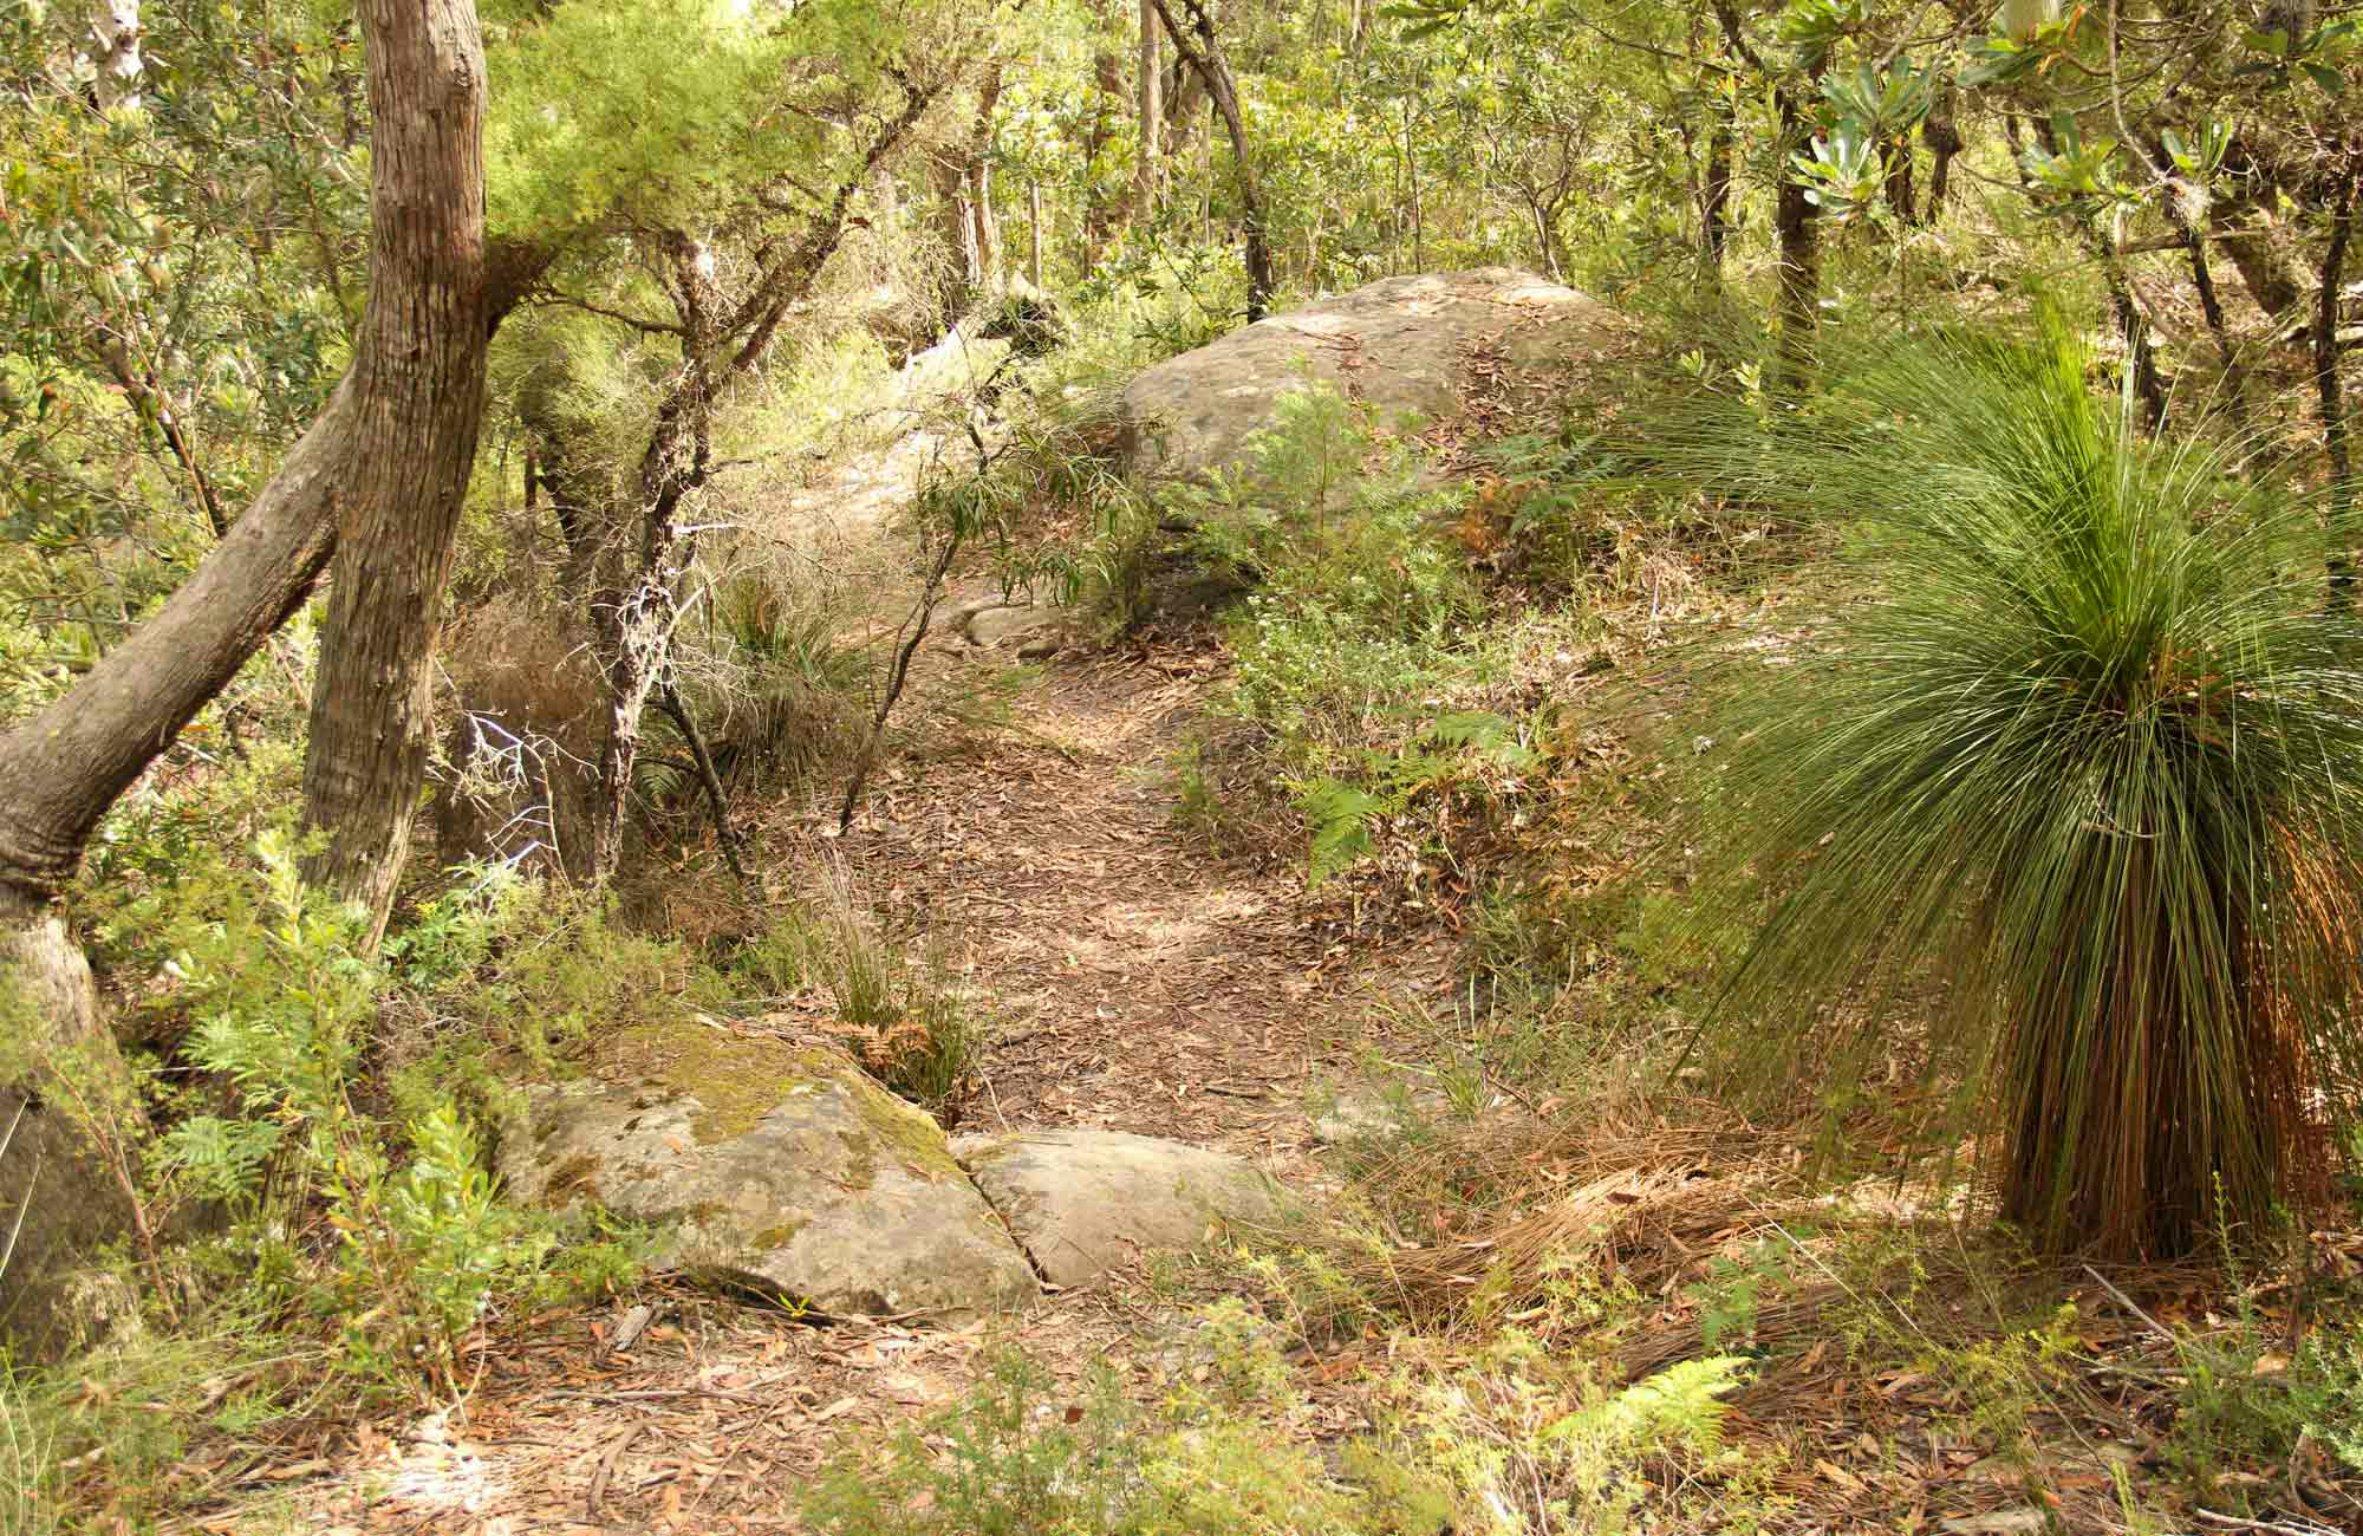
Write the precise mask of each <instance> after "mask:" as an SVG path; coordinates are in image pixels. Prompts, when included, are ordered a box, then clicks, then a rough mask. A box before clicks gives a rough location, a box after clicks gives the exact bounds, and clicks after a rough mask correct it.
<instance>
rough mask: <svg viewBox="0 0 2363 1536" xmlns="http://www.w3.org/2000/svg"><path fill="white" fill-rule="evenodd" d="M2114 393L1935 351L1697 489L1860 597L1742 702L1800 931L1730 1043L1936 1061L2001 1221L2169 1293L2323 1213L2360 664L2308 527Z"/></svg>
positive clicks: (1736, 1018)
mask: <svg viewBox="0 0 2363 1536" xmlns="http://www.w3.org/2000/svg"><path fill="white" fill-rule="evenodd" d="M2090 372H2091V368H2090V366H2089V361H2088V359H2087V358H2086V357H2085V356H2084V355H2083V353H2082V352H2081V351H2080V349H2079V348H2078V347H2077V346H2076V345H2075V344H2074V343H2072V342H2071V341H2069V340H2066V339H2064V338H2063V337H2061V336H2060V335H2058V334H2056V333H2052V334H2047V335H2046V336H2045V337H2044V338H2043V339H2042V340H2040V341H2039V342H2036V343H2031V344H2021V343H2015V342H2014V343H1998V342H1993V341H1990V340H1989V341H1979V340H1971V339H1955V340H1946V341H1939V342H1935V343H1929V344H1920V345H1915V346H1914V347H1912V348H1910V349H1908V350H1901V351H1890V352H1888V353H1886V354H1885V355H1883V356H1882V357H1881V358H1879V359H1878V360H1876V361H1874V362H1872V363H1870V364H1869V365H1868V366H1866V367H1863V368H1860V369H1857V370H1853V371H1852V372H1851V373H1850V374H1849V376H1848V377H1846V378H1845V379H1844V380H1843V382H1840V383H1837V384H1835V385H1834V386H1833V388H1832V391H1831V394H1830V396H1829V397H1828V398H1826V399H1824V400H1822V401H1818V402H1816V403H1815V404H1814V405H1813V406H1811V407H1810V408H1809V409H1807V410H1805V411H1803V412H1800V413H1798V414H1796V415H1795V416H1793V417H1784V418H1782V419H1781V420H1780V421H1779V422H1777V423H1776V424H1774V425H1773V426H1772V427H1770V428H1769V429H1766V428H1764V427H1763V426H1761V425H1759V424H1750V425H1748V426H1746V427H1744V428H1743V427H1733V428H1730V429H1723V428H1707V429H1703V430H1701V431H1699V432H1697V433H1694V434H1692V435H1691V436H1690V437H1689V438H1688V439H1687V440H1686V446H1685V447H1683V448H1682V449H1679V450H1677V452H1676V457H1677V459H1680V458H1682V457H1685V456H1687V457H1689V458H1691V459H1692V461H1693V462H1692V464H1691V466H1690V467H1691V468H1693V469H1695V470H1699V471H1702V472H1704V473H1705V474H1706V476H1707V478H1709V479H1710V480H1711V481H1716V482H1719V483H1720V485H1721V487H1722V488H1723V489H1725V490H1727V491H1730V492H1733V493H1736V494H1741V495H1745V496H1749V497H1753V498H1759V499H1761V500H1763V501H1766V502H1768V503H1771V504H1773V505H1775V506H1778V507H1782V508H1785V509H1787V510H1790V511H1793V512H1796V513H1800V514H1805V515H1809V516H1813V517H1816V518H1822V519H1829V520H1832V521H1834V523H1835V524H1836V526H1837V527H1839V528H1841V529H1842V530H1843V534H1842V537H1843V538H1844V539H1845V540H1846V541H1847V543H1848V546H1849V548H1850V550H1851V551H1852V552H1853V556H1854V558H1855V560H1856V561H1857V562H1858V565H1859V571H1860V574H1861V575H1862V576H1863V577H1864V578H1865V580H1866V581H1867V586H1868V591H1867V592H1865V591H1864V590H1862V588H1861V587H1859V586H1856V585H1855V584H1853V583H1852V582H1850V583H1849V588H1850V590H1849V591H1848V592H1847V595H1846V601H1844V602H1843V603H1841V604H1833V605H1832V609H1831V612H1830V613H1829V614H1828V615H1827V616H1826V622H1817V623H1816V624H1815V625H1814V626H1813V627H1811V628H1810V629H1809V630H1808V631H1807V635H1808V638H1807V639H1805V640H1803V641H1800V642H1798V643H1797V644H1796V645H1794V646H1793V647H1790V648H1788V649H1787V653H1786V654H1785V655H1783V656H1781V657H1780V658H1779V660H1780V661H1781V662H1782V663H1784V664H1780V665H1773V666H1767V667H1762V668H1761V670H1762V675H1761V676H1760V677H1752V678H1751V679H1750V681H1749V683H1748V685H1747V686H1746V687H1744V688H1741V689H1739V690H1736V696H1738V697H1740V698H1742V699H1744V700H1745V701H1746V702H1744V703H1743V704H1740V705H1736V706H1734V707H1735V709H1737V711H1738V713H1739V718H1738V719H1736V720H1734V721H1733V722H1732V724H1733V726H1734V729H1733V730H1731V731H1730V732H1728V733H1727V739H1728V740H1730V741H1732V742H1733V743H1734V746H1733V747H1732V748H1731V751H1730V761H1729V762H1728V764H1727V765H1726V766H1725V770H1724V782H1725V786H1726V787H1725V792H1724V794H1723V795H1721V796H1720V797H1719V798H1721V799H1722V801H1723V805H1724V809H1725V810H1726V811H1728V812H1730V813H1731V820H1730V822H1729V825H1731V826H1733V827H1735V828H1739V829H1743V830H1741V831H1740V832H1738V833H1736V834H1735V836H1734V839H1733V842H1732V846H1733V847H1734V849H1735V851H1737V852H1738V854H1739V856H1740V858H1741V861H1742V863H1743V865H1744V867H1745V868H1746V869H1747V871H1748V873H1749V876H1750V882H1751V883H1752V884H1751V885H1750V886H1748V887H1744V888H1762V887H1763V886H1769V888H1770V890H1771V892H1772V893H1773V894H1772V895H1771V897H1770V898H1769V900H1770V906H1769V910H1768V912H1766V913H1764V914H1763V915H1762V918H1761V921H1760V923H1759V924H1758V925H1757V926H1756V927H1755V928H1754V932H1753V939H1752V942H1751V943H1750V944H1749V945H1748V946H1747V947H1746V948H1745V950H1744V953H1743V954H1742V955H1741V957H1740V958H1739V959H1738V960H1737V962H1736V965H1735V967H1734V969H1733V970H1732V971H1731V972H1730V974H1729V976H1728V978H1727V982H1726V986H1725V990H1724V992H1723V994H1722V997H1721V1001H1720V1004H1719V1008H1718V1015H1717V1017H1718V1018H1719V1020H1720V1021H1721V1022H1720V1025H1719V1026H1718V1027H1719V1028H1720V1029H1723V1030H1727V1031H1731V1032H1732V1033H1733V1037H1734V1038H1737V1037H1738V1035H1739V1034H1741V1033H1744V1034H1745V1035H1746V1036H1747V1038H1748V1040H1749V1046H1748V1049H1747V1054H1748V1055H1750V1056H1752V1057H1754V1058H1755V1059H1756V1060H1758V1061H1759V1062H1764V1061H1768V1060H1770V1059H1771V1057H1770V1051H1771V1049H1773V1048H1774V1047H1772V1045H1771V1042H1775V1041H1777V1042H1779V1045H1778V1047H1777V1049H1779V1050H1781V1051H1782V1052H1784V1053H1786V1054H1785V1055H1784V1056H1783V1057H1782V1059H1784V1060H1788V1061H1795V1060H1800V1059H1813V1058H1816V1057H1821V1058H1824V1059H1841V1058H1842V1057H1843V1055H1844V1053H1843V1052H1842V1051H1841V1050H1840V1048H1839V1043H1838V1042H1839V1041H1840V1039H1841V1038H1851V1039H1852V1040H1854V1041H1856V1042H1862V1041H1867V1040H1871V1039H1877V1040H1879V1041H1881V1042H1884V1043H1886V1044H1887V1045H1889V1046H1890V1047H1891V1046H1892V1043H1893V1042H1894V1041H1895V1040H1896V1038H1897V1031H1898V1028H1899V1027H1902V1026H1906V1025H1908V1027H1909V1031H1910V1032H1911V1033H1912V1036H1913V1038H1914V1039H1915V1040H1916V1041H1917V1042H1919V1043H1920V1044H1923V1045H1924V1046H1925V1049H1926V1055H1927V1060H1928V1062H1929V1066H1930V1070H1931V1071H1932V1072H1933V1073H1935V1074H1937V1075H1938V1076H1940V1077H1942V1078H1944V1079H1945V1080H1947V1081H1951V1082H1954V1083H1957V1084H1959V1085H1960V1092H1961V1099H1960V1103H1961V1105H1962V1106H1963V1107H1964V1108H1965V1109H1967V1110H1968V1111H1970V1112H1971V1113H1972V1114H1973V1115H1974V1116H1975V1118H1976V1120H1977V1122H1978V1129H1979V1132H1980V1134H1979V1137H1978V1141H1977V1147H1978V1154H1979V1161H1980V1164H1981V1166H1982V1168H1983V1169H1984V1171H1985V1173H1986V1174H1987V1175H1988V1176H1989V1177H1990V1179H1991V1182H1992V1184H1993V1187H1994V1190H1995V1193H1996V1195H1997V1197H1998V1201H1999V1205H2000V1208H2001V1211H2002V1214H2003V1215H2004V1216H2005V1217H2006V1218H2007V1219H2009V1220H2010V1221H2012V1222H2014V1223H2016V1224H2018V1225H2019V1226H2020V1227H2022V1228H2023V1229H2024V1230H2025V1231H2026V1232H2027V1233H2028V1235H2029V1236H2030V1237H2031V1238H2032V1239H2033V1240H2034V1241H2036V1242H2037V1243H2038V1244H2039V1245H2040V1246H2042V1247H2045V1248H2047V1249H2050V1250H2053V1251H2067V1252H2084V1253H2090V1254H2094V1255H2105V1256H2109V1257H2116V1258H2134V1257H2166V1256H2171V1255H2175V1254H2181V1253H2186V1252H2189V1251H2191V1250H2192V1249H2194V1248H2195V1247H2198V1246H2200V1245H2201V1244H2203V1243H2204V1242H2206V1241H2208V1240H2209V1239H2210V1237H2211V1236H2212V1235H2213V1234H2215V1233H2218V1232H2234V1233H2237V1232H2241V1231H2250V1232H2253V1231H2255V1230H2257V1229H2259V1228H2261V1227H2262V1226H2263V1225H2265V1224H2266V1223H2268V1222H2269V1221H2270V1220H2271V1219H2272V1218H2273V1216H2274V1214H2275V1212H2276V1211H2277V1210H2278V1209H2281V1208H2286V1207H2290V1206H2298V1205H2302V1204H2304V1203H2305V1201H2306V1200H2307V1199H2308V1197H2309V1196H2311V1195H2312V1194H2314V1193H2315V1192H2317V1191H2318V1190H2319V1189H2320V1188H2321V1186H2322V1181H2323V1178H2324V1176H2325V1174H2326V1172H2327V1170H2328V1162H2329V1159H2330V1157H2331V1156H2332V1155H2333V1147H2334V1141H2333V1137H2332V1132H2333V1130H2334V1128H2335V1125H2336V1123H2337V1122H2338V1121H2339V1120H2340V1119H2341V1118H2342V1117H2343V1116H2344V1115H2345V1114H2346V1113H2347V1111H2348V1110H2349V1108H2350V1107H2351V1106H2350V1103H2349V1098H2350V1095H2351V1093H2352V1091H2353V1089H2354V1087H2355V1085H2356V1077H2355V1071H2356V1065H2357V1050H2358V1046H2359V1044H2363V1041H2359V1040H2358V1037H2357V1033H2356V1030H2355V1027H2354V1023H2353V1013H2352V1008H2353V1006H2354V1003H2355V1001H2356V999H2355V997H2354V990H2355V988H2354V983H2355V967H2356V946H2357V942H2358V939H2359V938H2363V866H2359V865H2358V859H2357V854H2358V846H2359V838H2358V834H2359V833H2363V626H2358V624H2357V623H2356V621H2355V620H2354V619H2353V618H2352V617H2350V615H2349V614H2348V612H2347V611H2346V609H2345V607H2344V605H2338V604H2333V603H2330V602H2329V601H2327V598H2328V594H2327V592H2326V590H2325V583H2324V577H2323V571H2324V560H2323V555H2324V532H2323V523H2322V520H2321V518H2320V515H2319V509H2318V507H2317V506H2316V505H2315V504H2314V503H2313V502H2312V501H2311V500H2310V499H2308V498H2306V497H2304V496H2301V495H2296V494H2292V493H2290V492H2289V491H2288V490H2287V489H2286V488H2285V486H2283V485H2281V484H2278V483H2275V482H2274V481H2273V480H2272V479H2271V477H2259V476H2255V475H2247V476H2243V475H2241V474H2236V473H2235V472H2234V466H2233V463H2232V461H2231V459H2230V458H2229V457H2228V456H2227V453H2226V451H2225V450H2224V449H2223V448H2221V447H2220V446H2219V447H2209V446H2206V445H2203V444H2201V443H2198V442H2165V443H2150V442H2145V441H2142V440H2140V439H2139V437H2138V436H2137V434H2136V433H2135V432H2133V431H2132V430H2131V429H2130V427H2129V425H2128V424H2127V415H2128V413H2127V412H2126V411H2125V410H2124V409H2122V408H2121V406H2120V405H2119V404H2113V403H2112V402H2111V401H2110V400H2109V399H2108V398H2107V397H2106V395H2105V394H2097V393H2095V391H2094V390H2093V388H2092V387H2091V385H2090V383H2089V382H2088V375H2089V374H2090ZM1760 655H1761V653H1759V657H1760ZM1741 665H1742V666H1744V667H1754V666H1759V665H1760V660H1759V661H1751V662H1747V663H1742V664H1741ZM1770 1024H1785V1025H1787V1026H1789V1027H1788V1028H1768V1027H1766V1026H1767V1025H1770ZM1799 1031H1802V1032H1804V1033H1806V1034H1807V1035H1808V1036H1809V1037H1810V1038H1811V1039H1813V1040H1814V1041H1815V1042H1816V1043H1817V1044H1818V1046H1819V1047H1820V1048H1819V1049H1818V1050H1809V1051H1802V1052H1800V1051H1797V1050H1796V1049H1795V1047H1796V1045H1797V1041H1798V1032H1799Z"/></svg>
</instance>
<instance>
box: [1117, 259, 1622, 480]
mask: <svg viewBox="0 0 2363 1536" xmlns="http://www.w3.org/2000/svg"><path fill="white" fill-rule="evenodd" d="M1614 334H1615V325H1614V317H1613V312H1612V311H1610V310H1609V309H1608V308H1607V307H1606V306H1604V305H1602V304H1601V303H1599V302H1598V301H1597V300H1595V299H1592V298H1589V297H1587V296H1586V295H1584V294H1581V293H1578V292H1577V291H1576V290H1574V289H1572V288H1567V287H1563V286H1561V285H1560V284H1558V283H1554V282H1551V281H1549V280H1548V279H1545V278H1542V277H1538V276H1536V275H1535V274H1533V273H1531V272H1523V271H1519V270H1517V269H1516V268H1512V267H1484V268H1479V269H1476V270H1473V271H1467V272H1435V273H1428V274H1424V275H1421V276H1414V277H1390V278H1385V279H1382V280H1380V281H1378V282H1375V283H1370V284H1368V285H1366V286H1364V287H1361V288H1357V289H1355V290H1354V291H1353V292H1351V293H1346V294H1341V295H1339V296H1338V297H1336V298H1332V299H1323V300H1321V301H1319V302H1317V303H1313V304H1308V305H1306V306H1305V307H1303V308H1302V309H1293V310H1290V311H1288V312H1287V313H1285V314H1279V315H1272V316H1270V317H1268V318H1266V319H1263V320H1259V321H1257V322H1256V323H1255V324H1253V325H1251V326H1248V327H1246V328H1245V329H1243V330H1238V331H1234V332H1232V333H1231V334H1230V335H1228V336H1225V337H1223V338H1222V339H1221V340H1220V341H1216V342H1212V343H1210V344H1208V345H1206V346H1203V347H1200V348H1198V349H1197V350H1196V351H1194V352H1185V353H1183V354H1182V355H1181V356H1179V357H1174V358H1168V359H1167V360H1166V361H1164V362H1162V363H1159V364H1157V365H1156V366H1155V367H1153V368H1150V369H1147V370H1145V371H1144V372H1142V373H1140V374H1139V375H1138V376H1136V377H1135V378H1134V379H1133V381H1132V382H1131V383H1130V384H1128V385H1126V386H1125V389H1124V399H1123V416H1124V425H1125V439H1126V444H1127V458H1128V460H1129V462H1130V467H1131V468H1132V469H1133V470H1134V472H1135V473H1139V474H1150V475H1166V476H1182V477H1187V476H1193V475H1202V474H1205V473H1206V472H1207V471H1209V470H1212V469H1216V468H1220V467H1223V466H1226V465H1230V464H1233V463H1236V462H1237V461H1238V460H1239V459H1241V458H1242V457H1243V456H1244V451H1245V446H1246V442H1247V438H1248V435H1249V434H1250V433H1252V432H1254V431H1255V430H1256V429H1257V428H1259V427H1263V426H1265V425H1267V424H1269V422H1270V421H1271V419H1272V413H1273V406H1274V404H1275V403H1276V402H1277V401H1278V400H1279V398H1280V397H1281V396H1282V395H1284V394H1286V393H1287V392H1288V391H1290V390H1292V389H1300V388H1303V387H1304V386H1305V384H1306V383H1307V382H1308V381H1309V380H1316V379H1318V380H1326V381H1328V382H1329V383H1331V384H1334V385H1336V386H1337V387H1338V388H1339V389H1340V390H1341V391H1343V392H1344V393H1345V394H1346V395H1347V396H1349V397H1350V398H1353V399H1356V400H1361V401H1364V402H1366V403H1368V404H1369V405H1371V406H1373V407H1375V408H1376V409H1377V410H1378V411H1379V412H1380V414H1381V415H1382V417H1383V416H1400V415H1403V414H1405V413H1415V414H1417V415H1419V416H1421V417H1424V418H1427V419H1429V420H1435V419H1439V418H1442V417H1446V416H1451V415H1454V414H1456V413H1458V412H1459V411H1460V410H1462V408H1463V407H1465V406H1466V405H1468V404H1469V402H1470V400H1471V399H1472V397H1473V396H1474V395H1475V394H1476V393H1477V391H1478V390H1479V388H1480V387H1482V388H1483V389H1484V390H1486V391H1488V392H1493V393H1497V394H1498V393H1502V392H1508V393H1511V394H1527V395H1532V394H1539V393H1548V392H1550V391H1552V390H1554V389H1556V388H1557V387H1559V386H1560V385H1561V384H1563V383H1564V381H1565V380H1566V379H1567V378H1568V377H1569V376H1570V375H1571V374H1572V373H1573V372H1574V370H1575V369H1576V368H1577V367H1579V366H1580V365H1581V364H1582V363H1583V362H1585V361H1586V360H1589V359H1591V358H1595V357H1597V356H1598V355H1599V354H1600V353H1601V352H1602V351H1604V350H1605V348H1606V346H1607V344H1608V343H1609V341H1610V340H1611V339H1612V337H1613V336H1614ZM1481 359H1482V360H1484V361H1485V364H1486V366H1485V367H1483V368H1482V369H1481V370H1480V369H1477V368H1473V367H1472V366H1471V365H1472V364H1473V363H1476V362H1478V361H1480V360H1481Z"/></svg>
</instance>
